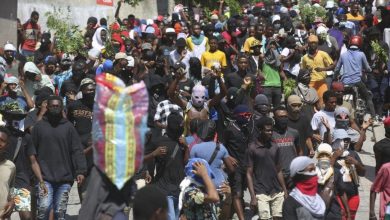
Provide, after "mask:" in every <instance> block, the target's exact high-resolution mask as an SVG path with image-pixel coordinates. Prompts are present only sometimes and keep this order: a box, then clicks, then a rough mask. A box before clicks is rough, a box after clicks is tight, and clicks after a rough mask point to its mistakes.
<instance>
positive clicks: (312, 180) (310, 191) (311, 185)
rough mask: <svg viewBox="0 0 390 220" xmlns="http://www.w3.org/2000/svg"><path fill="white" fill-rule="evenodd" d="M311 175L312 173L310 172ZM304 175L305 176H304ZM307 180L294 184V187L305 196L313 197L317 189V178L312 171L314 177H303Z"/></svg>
mask: <svg viewBox="0 0 390 220" xmlns="http://www.w3.org/2000/svg"><path fill="white" fill-rule="evenodd" d="M310 173H313V172H310ZM304 175H305V174H304ZM305 176H306V177H307V178H305V180H303V181H299V182H297V183H295V185H296V187H297V188H298V189H299V191H301V192H302V193H303V194H305V195H309V196H315V195H316V193H317V188H318V183H317V182H318V176H317V173H316V172H315V171H314V175H305Z"/></svg>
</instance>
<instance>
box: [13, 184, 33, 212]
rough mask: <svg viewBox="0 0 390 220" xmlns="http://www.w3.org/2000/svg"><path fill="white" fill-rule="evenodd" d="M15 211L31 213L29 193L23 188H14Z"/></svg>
mask: <svg viewBox="0 0 390 220" xmlns="http://www.w3.org/2000/svg"><path fill="white" fill-rule="evenodd" d="M12 194H13V195H14V202H15V211H17V212H31V193H30V191H29V190H28V189H25V188H14V189H13V193H12Z"/></svg>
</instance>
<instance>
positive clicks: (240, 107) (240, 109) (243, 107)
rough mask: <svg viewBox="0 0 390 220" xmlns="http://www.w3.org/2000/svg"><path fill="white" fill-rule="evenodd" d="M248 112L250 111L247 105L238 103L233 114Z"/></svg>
mask: <svg viewBox="0 0 390 220" xmlns="http://www.w3.org/2000/svg"><path fill="white" fill-rule="evenodd" d="M246 112H250V110H249V108H248V106H247V105H237V106H236V107H235V108H234V110H233V114H235V115H238V114H241V113H246Z"/></svg>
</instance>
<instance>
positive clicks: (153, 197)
mask: <svg viewBox="0 0 390 220" xmlns="http://www.w3.org/2000/svg"><path fill="white" fill-rule="evenodd" d="M166 196H167V195H165V193H164V192H162V191H161V190H160V189H159V188H158V187H156V186H154V185H147V186H145V187H143V188H142V189H140V190H138V191H137V193H136V194H135V197H134V205H133V217H134V219H137V220H149V219H150V218H151V217H152V215H153V214H154V213H155V212H156V210H158V209H160V208H161V209H168V201H167V197H166Z"/></svg>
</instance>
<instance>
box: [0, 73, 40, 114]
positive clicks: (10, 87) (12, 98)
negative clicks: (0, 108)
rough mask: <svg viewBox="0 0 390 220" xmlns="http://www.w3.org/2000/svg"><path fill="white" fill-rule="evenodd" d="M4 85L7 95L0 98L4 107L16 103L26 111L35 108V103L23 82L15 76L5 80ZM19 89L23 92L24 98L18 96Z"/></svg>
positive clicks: (0, 102)
mask: <svg viewBox="0 0 390 220" xmlns="http://www.w3.org/2000/svg"><path fill="white" fill-rule="evenodd" d="M4 83H5V84H6V87H5V91H6V94H5V95H3V96H1V97H0V105H4V104H5V103H9V102H16V103H18V105H19V107H20V108H21V109H23V110H24V111H28V110H29V109H32V108H34V102H33V100H32V99H31V97H30V95H29V94H28V93H27V90H26V87H25V86H24V82H23V81H20V80H18V78H16V77H15V76H9V77H6V78H5V79H4ZM19 89H20V90H21V92H22V94H23V96H20V95H18V92H19V91H18V90H19Z"/></svg>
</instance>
